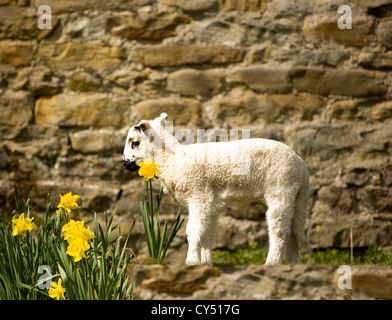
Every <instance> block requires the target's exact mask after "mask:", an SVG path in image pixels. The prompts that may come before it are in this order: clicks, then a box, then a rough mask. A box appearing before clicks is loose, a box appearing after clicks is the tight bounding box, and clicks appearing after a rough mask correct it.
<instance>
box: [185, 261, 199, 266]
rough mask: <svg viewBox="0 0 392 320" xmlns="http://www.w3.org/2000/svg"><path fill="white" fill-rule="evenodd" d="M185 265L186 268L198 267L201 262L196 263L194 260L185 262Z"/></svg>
mask: <svg viewBox="0 0 392 320" xmlns="http://www.w3.org/2000/svg"><path fill="white" fill-rule="evenodd" d="M185 265H186V266H199V265H201V262H200V261H196V260H186V261H185Z"/></svg>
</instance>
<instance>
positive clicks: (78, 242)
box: [66, 238, 90, 262]
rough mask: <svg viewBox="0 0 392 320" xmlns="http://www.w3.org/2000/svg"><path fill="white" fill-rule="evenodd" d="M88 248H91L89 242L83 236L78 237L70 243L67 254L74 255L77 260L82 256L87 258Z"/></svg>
mask: <svg viewBox="0 0 392 320" xmlns="http://www.w3.org/2000/svg"><path fill="white" fill-rule="evenodd" d="M88 249H90V245H89V244H88V242H87V241H86V240H84V239H82V238H78V239H75V240H73V241H72V242H71V243H70V244H69V245H68V247H67V252H66V254H68V255H70V256H71V257H73V258H74V261H75V262H78V261H79V260H81V259H82V258H87V256H86V254H85V253H84V252H85V251H86V250H88Z"/></svg>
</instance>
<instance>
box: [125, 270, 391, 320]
mask: <svg viewBox="0 0 392 320" xmlns="http://www.w3.org/2000/svg"><path fill="white" fill-rule="evenodd" d="M350 270H351V275H352V276H351V285H352V287H351V289H344V288H342V287H341V286H339V283H341V282H342V277H344V276H345V274H342V273H341V271H340V270H339V266H334V265H323V266H320V265H318V266H317V265H295V266H288V265H280V266H279V265H278V266H273V267H271V266H265V265H224V264H220V265H216V266H214V267H206V266H193V267H189V266H176V265H170V264H167V265H136V264H135V265H133V266H132V271H131V274H132V277H133V283H134V289H133V291H132V292H133V295H134V299H145V300H165V299H166V300H167V299H195V300H199V299H202V300H203V299H204V300H205V299H212V300H222V299H223V300H225V299H226V300H227V299H230V300H231V299H233V300H249V299H251V300H253V299H256V300H260V299H261V300H270V299H273V300H277V299H290V300H291V299H293V300H309V299H311V300H332V299H333V300H336V299H339V300H340V299H361V300H364V299H366V300H371V299H391V298H392V290H391V287H392V286H391V282H392V280H391V276H392V271H391V268H389V267H380V266H375V267H371V266H350ZM344 279H345V278H344ZM344 283H345V282H344ZM339 287H340V288H339ZM232 306H233V307H234V304H232ZM244 306H246V304H245V305H244ZM241 308H243V306H242V305H241V302H239V312H240V313H241V310H242V309H241ZM234 311H235V312H236V310H234ZM150 313H151V311H150V310H148V312H146V316H147V315H148V314H150Z"/></svg>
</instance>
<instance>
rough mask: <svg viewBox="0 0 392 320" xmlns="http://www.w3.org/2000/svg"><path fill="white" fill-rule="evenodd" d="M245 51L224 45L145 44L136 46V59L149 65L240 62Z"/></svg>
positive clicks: (165, 65) (167, 65)
mask: <svg viewBox="0 0 392 320" xmlns="http://www.w3.org/2000/svg"><path fill="white" fill-rule="evenodd" d="M244 54H245V51H244V50H243V49H239V48H231V47H227V46H223V45H214V44H210V45H206V46H203V45H155V46H151V45H144V46H137V47H135V61H136V62H139V63H143V64H144V65H145V66H149V67H169V66H179V65H184V64H201V63H211V64H221V63H230V62H240V61H242V59H243V56H244Z"/></svg>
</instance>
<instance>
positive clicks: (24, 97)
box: [0, 91, 34, 126]
mask: <svg viewBox="0 0 392 320" xmlns="http://www.w3.org/2000/svg"><path fill="white" fill-rule="evenodd" d="M33 109H34V99H33V97H32V96H31V95H29V94H28V93H26V92H23V91H6V92H5V93H4V94H3V95H1V99H0V114H1V117H0V124H2V125H8V126H24V125H27V124H28V123H29V122H30V121H31V119H32V117H33Z"/></svg>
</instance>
